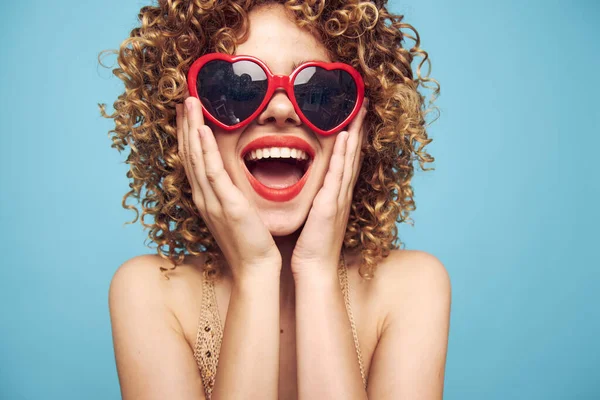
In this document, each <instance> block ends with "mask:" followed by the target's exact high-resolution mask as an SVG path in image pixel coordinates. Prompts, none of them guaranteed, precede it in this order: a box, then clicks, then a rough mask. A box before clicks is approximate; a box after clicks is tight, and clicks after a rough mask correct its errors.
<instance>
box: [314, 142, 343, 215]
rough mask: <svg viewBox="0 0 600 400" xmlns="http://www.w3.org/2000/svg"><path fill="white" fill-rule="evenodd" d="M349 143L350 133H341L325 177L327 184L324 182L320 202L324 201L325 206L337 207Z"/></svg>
mask: <svg viewBox="0 0 600 400" xmlns="http://www.w3.org/2000/svg"><path fill="white" fill-rule="evenodd" d="M347 142H348V132H346V131H342V132H340V133H339V134H338V135H337V137H336V139H335V145H334V147H333V154H332V155H331V160H330V161H329V170H328V171H327V175H325V182H323V189H322V190H324V192H323V194H321V196H320V199H319V201H323V202H324V204H325V205H328V204H332V203H333V204H335V205H337V204H338V203H337V199H338V197H339V194H340V189H341V183H342V177H343V175H344V164H345V159H346V157H345V156H346V149H347ZM334 202H336V203H334Z"/></svg>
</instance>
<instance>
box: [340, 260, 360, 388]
mask: <svg viewBox="0 0 600 400" xmlns="http://www.w3.org/2000/svg"><path fill="white" fill-rule="evenodd" d="M338 278H339V280H340V286H341V287H342V292H343V294H344V303H345V304H346V312H347V314H348V319H349V320H350V326H351V327H352V336H353V337H354V347H355V348H356V356H357V357H358V366H359V367H360V376H361V377H362V381H363V386H364V388H365V390H367V378H366V377H365V369H364V365H363V359H362V353H361V351H360V344H359V343H358V334H357V332H356V323H355V322H354V314H353V313H352V307H351V306H350V284H349V283H348V268H347V267H346V260H345V259H344V255H343V253H342V255H341V257H340V265H339V267H338Z"/></svg>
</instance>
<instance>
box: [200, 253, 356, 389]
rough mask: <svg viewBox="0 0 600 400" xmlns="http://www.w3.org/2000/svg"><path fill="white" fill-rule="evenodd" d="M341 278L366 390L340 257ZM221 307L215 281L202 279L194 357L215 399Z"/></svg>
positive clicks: (348, 293)
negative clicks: (213, 391) (219, 306)
mask: <svg viewBox="0 0 600 400" xmlns="http://www.w3.org/2000/svg"><path fill="white" fill-rule="evenodd" d="M338 277H339V280H340V287H341V290H342V293H343V295H344V302H345V303H346V312H347V313H348V319H349V321H350V325H351V327H352V335H353V336H354V346H355V348H356V355H357V357H358V364H359V367H360V374H361V376H362V380H363V385H364V387H365V390H366V388H367V379H366V378H365V373H364V367H363V361H362V355H361V352H360V346H359V343H358V336H357V334H356V326H355V323H354V316H353V315H352V309H351V307H350V287H349V284H348V269H347V267H346V263H345V260H344V257H343V254H342V255H341V257H340V266H339V267H338ZM218 310H219V309H218V306H217V297H216V294H215V287H214V283H213V282H212V281H211V280H209V279H207V278H206V277H204V278H203V282H202V300H201V304H200V321H199V324H198V333H197V336H196V343H195V345H194V358H195V359H196V363H197V364H198V368H199V369H200V375H201V376H202V384H203V385H204V393H205V396H206V399H207V400H210V399H211V396H212V390H213V386H214V384H215V375H216V373H217V365H218V363H219V351H220V349H221V341H222V339H223V326H222V324H221V320H220V318H219V311H218Z"/></svg>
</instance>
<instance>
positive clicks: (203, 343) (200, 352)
mask: <svg viewBox="0 0 600 400" xmlns="http://www.w3.org/2000/svg"><path fill="white" fill-rule="evenodd" d="M203 276H204V274H203ZM222 339H223V326H222V324H221V319H220V317H219V308H218V304H217V296H216V293H215V286H214V282H213V281H211V280H209V279H207V278H206V276H204V277H203V279H202V300H201V304H200V320H199V322H198V333H197V335H196V343H195V345H194V358H195V359H196V363H197V365H198V368H199V369H200V376H201V377H202V384H203V385H204V394H205V397H206V400H210V398H211V396H212V390H213V386H214V384H215V375H216V373H217V365H218V363H219V353H220V350H221V341H222Z"/></svg>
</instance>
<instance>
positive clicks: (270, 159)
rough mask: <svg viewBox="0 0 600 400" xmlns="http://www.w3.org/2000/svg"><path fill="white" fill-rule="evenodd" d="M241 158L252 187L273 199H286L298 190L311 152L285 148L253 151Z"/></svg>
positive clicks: (309, 165)
mask: <svg viewBox="0 0 600 400" xmlns="http://www.w3.org/2000/svg"><path fill="white" fill-rule="evenodd" d="M243 160H244V165H245V166H246V176H247V177H248V180H249V181H250V184H251V185H252V187H253V188H254V190H255V191H256V192H257V193H258V194H259V195H261V196H262V197H264V198H266V199H268V200H273V201H287V200H290V199H291V198H293V197H295V196H296V195H297V194H298V193H300V191H301V190H302V187H303V186H304V183H305V182H306V180H307V178H308V175H309V173H308V172H309V171H310V167H311V165H312V162H313V159H312V157H311V156H310V154H308V153H306V152H303V151H301V150H296V149H288V148H285V149H281V150H280V149H273V148H271V149H259V150H253V151H250V152H248V153H246V154H245V155H244V156H243Z"/></svg>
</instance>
